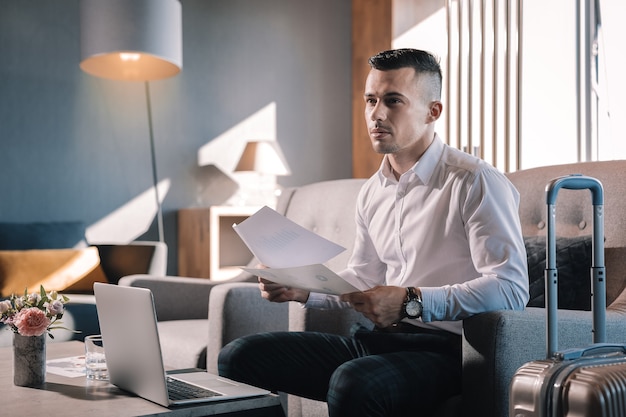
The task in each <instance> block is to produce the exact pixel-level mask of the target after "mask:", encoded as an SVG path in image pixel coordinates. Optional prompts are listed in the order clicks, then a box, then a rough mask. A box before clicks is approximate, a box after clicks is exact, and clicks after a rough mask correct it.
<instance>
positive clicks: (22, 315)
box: [13, 308, 50, 336]
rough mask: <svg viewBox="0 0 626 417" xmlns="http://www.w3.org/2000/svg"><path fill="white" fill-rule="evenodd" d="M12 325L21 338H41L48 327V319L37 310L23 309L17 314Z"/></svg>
mask: <svg viewBox="0 0 626 417" xmlns="http://www.w3.org/2000/svg"><path fill="white" fill-rule="evenodd" d="M13 324H14V325H15V327H17V330H18V332H19V334H21V335H22V336H41V335H42V334H44V333H45V332H46V329H48V326H50V319H49V318H48V317H47V316H46V313H44V312H43V311H41V310H39V309H38V308H25V309H23V310H21V311H20V312H19V313H17V315H16V316H15V321H14V323H13Z"/></svg>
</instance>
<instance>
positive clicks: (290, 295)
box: [259, 277, 309, 303]
mask: <svg viewBox="0 0 626 417" xmlns="http://www.w3.org/2000/svg"><path fill="white" fill-rule="evenodd" d="M259 289H260V290H261V297H263V298H265V299H266V300H269V301H273V302H275V303H284V302H285V301H298V302H300V303H306V300H308V299H309V292H308V291H306V290H300V289H298V288H291V287H286V286H284V285H282V284H277V283H275V282H272V281H268V280H266V279H265V278H261V277H259Z"/></svg>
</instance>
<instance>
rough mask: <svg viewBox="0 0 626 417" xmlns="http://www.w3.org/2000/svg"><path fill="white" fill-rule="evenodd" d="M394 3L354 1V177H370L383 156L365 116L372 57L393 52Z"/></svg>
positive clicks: (367, 0) (386, 1)
mask: <svg viewBox="0 0 626 417" xmlns="http://www.w3.org/2000/svg"><path fill="white" fill-rule="evenodd" d="M391 10H392V0H352V176H353V177H354V178H367V177H370V176H371V175H372V174H373V173H374V172H376V170H377V169H378V167H379V166H380V161H381V159H382V156H381V155H379V154H377V153H375V152H374V151H373V150H372V145H371V143H370V139H369V135H368V133H367V126H366V124H365V119H364V116H363V113H364V111H365V106H364V102H363V90H364V87H365V79H366V78H367V74H368V73H369V70H370V67H369V65H368V63H367V60H368V58H369V57H370V56H372V55H374V54H376V53H378V52H380V51H383V50H386V49H390V48H391V33H392V22H391Z"/></svg>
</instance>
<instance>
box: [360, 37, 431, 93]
mask: <svg viewBox="0 0 626 417" xmlns="http://www.w3.org/2000/svg"><path fill="white" fill-rule="evenodd" d="M368 62H369V64H370V67H372V68H373V69H376V70H379V71H389V70H395V69H400V68H407V67H409V68H413V69H414V70H415V73H416V74H418V75H421V74H428V75H430V76H431V77H432V78H431V79H432V81H433V83H434V85H433V86H432V87H433V93H434V95H435V97H434V98H435V99H437V100H439V99H440V98H441V79H442V77H441V67H440V66H439V59H438V58H436V57H435V56H434V55H433V54H431V53H429V52H426V51H422V50H419V49H411V48H404V49H390V50H388V51H382V52H379V53H378V54H376V55H374V56H373V57H371V58H370V59H369V60H368Z"/></svg>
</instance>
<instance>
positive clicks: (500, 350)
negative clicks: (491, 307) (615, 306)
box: [463, 308, 626, 417]
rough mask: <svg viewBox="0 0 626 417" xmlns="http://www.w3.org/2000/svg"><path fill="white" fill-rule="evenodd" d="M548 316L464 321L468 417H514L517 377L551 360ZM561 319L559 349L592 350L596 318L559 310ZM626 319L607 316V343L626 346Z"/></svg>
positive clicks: (507, 314) (537, 312)
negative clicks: (512, 403)
mask: <svg viewBox="0 0 626 417" xmlns="http://www.w3.org/2000/svg"><path fill="white" fill-rule="evenodd" d="M545 314H546V313H545V309H543V308H527V309H526V310H525V311H510V310H503V311H494V312H489V313H484V314H479V315H476V316H474V317H471V318H469V319H466V320H464V322H463V336H464V337H463V409H464V410H466V411H467V414H468V415H480V416H485V417H500V416H506V415H508V413H509V410H508V404H509V384H510V382H511V379H512V378H513V375H514V374H515V372H516V371H517V369H518V368H519V367H520V366H521V365H523V364H524V363H526V362H530V361H532V360H536V359H543V358H545V357H546V324H545V323H546V316H545ZM558 319H559V327H558V334H559V349H567V348H573V347H582V346H586V345H589V344H591V342H592V334H591V327H592V324H591V323H592V320H591V312H589V311H574V310H559V311H558ZM625 319H626V314H624V313H623V312H619V311H611V310H609V311H607V316H606V329H607V339H608V340H607V341H609V342H622V343H624V336H623V335H624V334H626V320H625ZM479 381H480V383H478V382H479Z"/></svg>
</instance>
